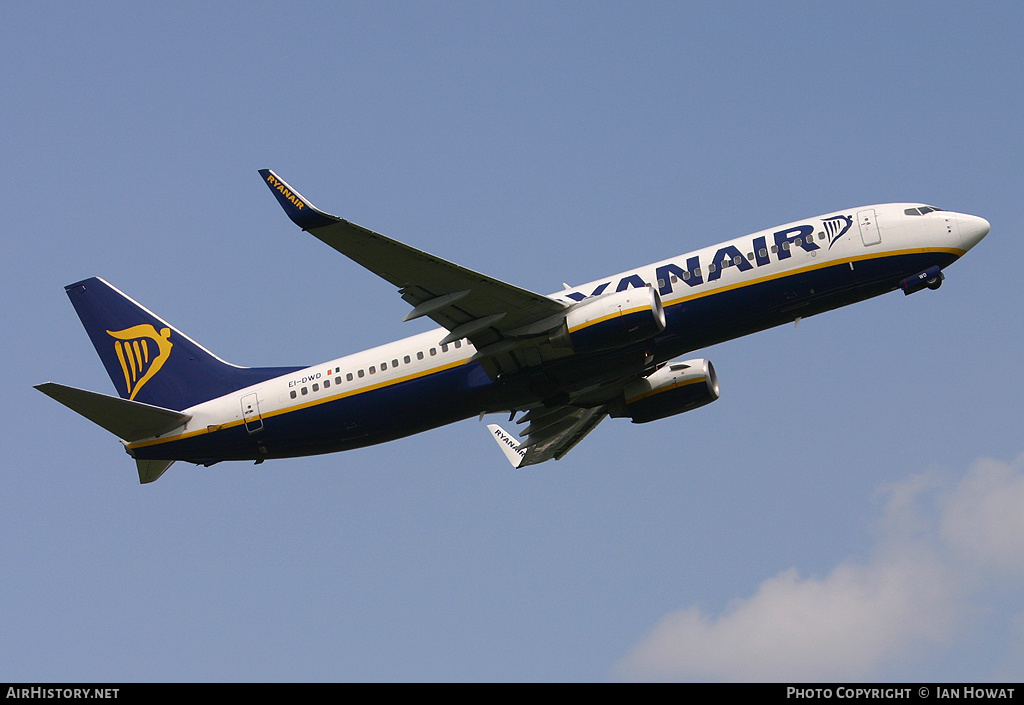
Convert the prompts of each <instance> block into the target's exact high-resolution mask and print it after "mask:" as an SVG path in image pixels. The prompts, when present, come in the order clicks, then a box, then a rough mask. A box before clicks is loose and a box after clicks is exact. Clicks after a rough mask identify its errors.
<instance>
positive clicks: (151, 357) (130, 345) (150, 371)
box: [107, 323, 174, 399]
mask: <svg viewBox="0 0 1024 705" xmlns="http://www.w3.org/2000/svg"><path fill="white" fill-rule="evenodd" d="M107 334H108V335H110V336H111V337H113V338H115V341H114V353H115V354H116V355H117V359H118V361H119V362H120V363H121V370H122V371H123V372H124V385H125V387H126V388H127V390H128V398H129V399H134V398H135V395H136V394H138V393H139V390H140V389H142V387H143V386H144V385H145V384H146V382H148V381H149V380H151V379H153V375H155V374H156V373H157V372H159V371H160V368H161V367H163V366H164V363H165V362H167V358H169V357H170V356H171V348H172V347H174V344H173V343H172V342H171V329H170V328H161V329H160V332H159V333H157V332H156V328H154V327H153V326H152V325H151V324H149V323H144V324H142V325H138V326H132V327H131V328H125V329H124V330H116V331H115V330H108V331H107ZM150 341H152V344H151V342H150ZM152 348H155V349H152Z"/></svg>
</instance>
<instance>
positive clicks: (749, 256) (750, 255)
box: [747, 252, 754, 260]
mask: <svg viewBox="0 0 1024 705" xmlns="http://www.w3.org/2000/svg"><path fill="white" fill-rule="evenodd" d="M747 259H751V260H752V259H754V253H753V252H748V253H747Z"/></svg>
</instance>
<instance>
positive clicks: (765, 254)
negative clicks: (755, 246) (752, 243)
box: [757, 247, 768, 257]
mask: <svg viewBox="0 0 1024 705" xmlns="http://www.w3.org/2000/svg"><path fill="white" fill-rule="evenodd" d="M757 254H759V255H761V256H762V257H767V256H768V250H766V249H764V248H763V247H762V248H761V249H760V250H758V251H757Z"/></svg>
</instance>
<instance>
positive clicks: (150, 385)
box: [64, 277, 300, 411]
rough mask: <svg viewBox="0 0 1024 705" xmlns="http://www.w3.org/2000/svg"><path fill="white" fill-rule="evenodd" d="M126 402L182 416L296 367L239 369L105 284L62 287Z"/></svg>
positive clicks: (85, 282)
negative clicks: (181, 413)
mask: <svg viewBox="0 0 1024 705" xmlns="http://www.w3.org/2000/svg"><path fill="white" fill-rule="evenodd" d="M64 289H65V291H66V292H67V295H68V298H70V299H71V303H72V304H73V305H74V307H75V311H77V312H78V317H79V318H80V319H81V320H82V325H83V326H85V330H86V332H87V333H88V334H89V338H90V339H91V340H92V344H93V346H94V347H95V348H96V352H97V353H98V354H99V356H100V359H101V360H102V361H103V366H104V367H105V368H106V370H107V374H108V375H110V379H111V381H112V382H113V383H114V387H115V388H116V389H117V393H118V394H119V395H120V396H121V398H122V399H129V400H132V401H139V402H142V403H144V404H150V405H153V406H160V407H164V408H167V409H174V410H177V411H181V410H183V409H187V408H189V407H190V406H195V405H196V404H199V403H201V402H204V401H208V400H210V399H214V398H216V397H219V396H223V395H224V394H228V393H230V392H233V391H236V390H238V389H242V388H243V387H248V386H249V385H251V384H257V383H259V382H262V381H264V380H267V379H270V378H272V377H277V376H279V375H283V374H286V373H288V372H290V371H292V370H296V369H300V368H296V367H238V366H237V365H232V364H230V363H228V362H225V361H224V360H221V359H220V358H219V357H217V356H216V355H214V354H213V353H211V352H210V351H209V350H207V349H206V348H204V347H203V346H202V345H200V344H199V343H197V342H195V341H194V340H192V339H191V338H189V337H188V336H187V335H185V334H184V333H182V332H181V331H179V330H178V329H177V328H174V327H173V326H171V325H169V324H168V323H167V322H165V321H164V320H163V319H161V318H159V317H158V316H156V315H155V314H153V313H152V312H151V311H149V310H147V309H146V308H144V307H143V306H141V305H139V304H138V303H136V302H135V301H133V300H132V299H130V298H129V297H128V296H126V295H124V294H123V293H121V292H120V291H118V290H117V289H115V288H114V287H112V286H111V285H110V284H108V283H107V282H105V281H103V280H102V279H99V278H96V277H93V278H92V279H85V280H83V281H80V282H76V283H75V284H69V285H68V286H66V287H64Z"/></svg>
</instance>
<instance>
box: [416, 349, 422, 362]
mask: <svg viewBox="0 0 1024 705" xmlns="http://www.w3.org/2000/svg"><path fill="white" fill-rule="evenodd" d="M416 359H417V360H422V359H423V351H422V350H420V351H419V352H417V353H416Z"/></svg>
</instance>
